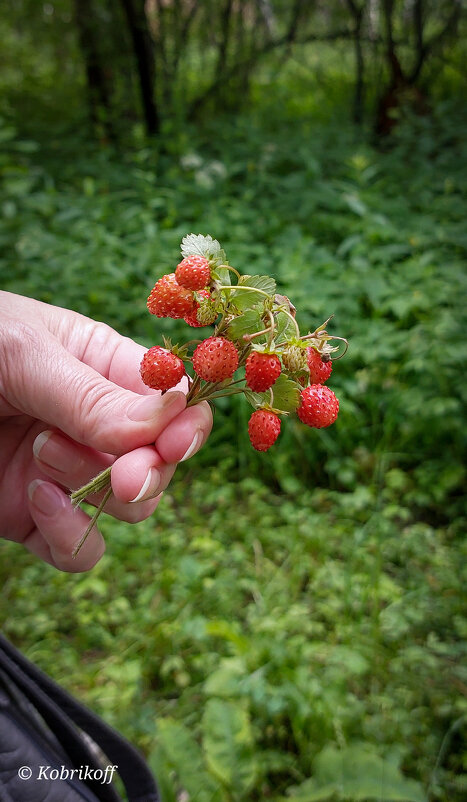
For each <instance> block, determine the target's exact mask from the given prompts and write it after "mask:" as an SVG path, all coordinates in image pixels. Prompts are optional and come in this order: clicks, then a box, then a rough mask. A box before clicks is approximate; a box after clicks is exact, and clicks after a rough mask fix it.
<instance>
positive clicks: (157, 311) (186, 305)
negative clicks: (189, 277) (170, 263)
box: [147, 273, 195, 318]
mask: <svg viewBox="0 0 467 802" xmlns="http://www.w3.org/2000/svg"><path fill="white" fill-rule="evenodd" d="M194 305H195V296H194V295H193V293H192V292H191V290H187V289H186V288H185V287H181V286H180V284H178V282H177V280H176V278H175V273H168V274H167V275H165V276H162V278H160V279H159V281H157V282H156V284H155V285H154V287H153V288H152V290H151V292H150V294H149V298H148V300H147V307H148V309H149V311H150V313H151V315H156V317H171V318H181V317H185V316H186V315H189V314H190V313H191V312H192V311H193V307H194Z"/></svg>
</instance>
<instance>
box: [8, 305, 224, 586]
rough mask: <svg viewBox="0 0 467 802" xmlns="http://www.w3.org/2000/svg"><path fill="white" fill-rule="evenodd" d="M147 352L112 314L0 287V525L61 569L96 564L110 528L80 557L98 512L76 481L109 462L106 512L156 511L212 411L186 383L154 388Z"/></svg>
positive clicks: (121, 515) (126, 515) (142, 514)
mask: <svg viewBox="0 0 467 802" xmlns="http://www.w3.org/2000/svg"><path fill="white" fill-rule="evenodd" d="M144 352H145V348H144V347H143V346H141V345H138V344H137V343H135V342H133V341H132V340H130V339H128V338H126V337H122V336H121V335H120V334H118V333H117V332H116V331H114V330H113V329H111V328H110V327H109V326H107V325H105V324H104V323H98V322H96V321H94V320H91V319H89V318H87V317H84V316H82V315H80V314H77V313H76V312H72V311H70V310H67V309H61V308H59V307H55V306H50V305H48V304H43V303H41V302H40V301H36V300H34V299H32V298H26V297H23V296H19V295H14V294H12V293H7V292H1V291H0V510H1V516H0V537H3V538H6V539H7V540H14V541H16V542H18V543H22V544H23V545H24V546H25V547H26V548H27V549H29V550H30V551H31V552H33V553H34V554H35V555H36V556H37V557H39V558H41V559H42V560H45V561H46V562H48V563H51V564H52V565H54V566H55V567H56V568H58V569H60V570H62V571H71V572H79V571H87V570H89V569H91V568H92V567H93V566H94V565H95V564H96V562H97V561H98V560H99V559H100V558H101V556H102V555H103V553H104V550H105V544H104V539H103V537H102V535H101V534H100V532H99V530H98V529H97V527H96V526H94V527H93V529H92V531H91V533H90V535H89V537H88V538H87V540H86V542H85V544H84V545H83V547H82V549H81V550H80V551H79V553H78V555H77V556H76V558H73V557H72V551H73V548H74V547H75V546H76V544H77V543H78V541H79V539H80V537H81V535H82V534H83V532H84V530H85V529H86V526H87V524H88V522H89V517H88V516H87V515H86V514H85V512H84V511H83V510H81V509H72V507H71V502H70V498H69V491H70V489H72V490H74V489H77V488H78V487H81V486H82V485H83V484H86V483H87V482H88V481H89V480H90V479H91V478H93V477H94V476H95V475H96V474H97V473H99V472H100V471H101V470H103V469H104V468H107V467H108V466H109V465H112V471H111V481H112V490H113V495H112V497H111V499H110V500H109V502H108V504H107V506H106V512H108V513H110V514H111V515H113V516H114V517H115V518H118V519H120V520H122V521H128V522H130V523H136V522H138V521H142V520H144V519H145V518H147V517H149V516H150V515H152V513H153V512H154V510H155V509H156V507H157V504H158V503H159V500H160V498H161V493H162V492H163V490H164V489H165V488H166V487H167V485H168V483H169V482H170V480H171V478H172V476H173V474H174V471H175V468H176V466H177V463H178V462H181V461H182V460H184V459H188V458H189V457H190V456H192V455H193V454H194V453H196V452H197V451H198V450H199V448H201V446H202V445H203V444H204V442H205V441H206V439H207V437H208V436H209V433H210V431H211V427H212V416H211V411H210V408H209V405H208V404H207V403H206V402H204V403H200V404H196V405H195V406H192V407H189V408H187V407H186V400H185V393H184V392H183V391H184V390H186V387H185V386H184V385H181V386H179V387H177V388H174V390H173V391H172V390H170V391H169V392H167V393H165V394H164V395H161V393H159V392H158V391H155V390H150V389H149V388H147V387H146V386H145V385H144V384H143V382H142V381H141V378H140V375H139V364H140V362H141V359H142V356H143V354H144ZM100 499H101V496H95V497H93V498H92V499H90V501H91V503H94V504H96V505H97V504H98V503H99V501H100ZM135 536H136V537H137V534H136V535H135Z"/></svg>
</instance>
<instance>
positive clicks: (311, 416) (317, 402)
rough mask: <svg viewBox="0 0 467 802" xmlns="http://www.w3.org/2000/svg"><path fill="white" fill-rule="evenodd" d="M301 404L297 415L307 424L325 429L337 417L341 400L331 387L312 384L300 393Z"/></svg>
mask: <svg viewBox="0 0 467 802" xmlns="http://www.w3.org/2000/svg"><path fill="white" fill-rule="evenodd" d="M300 396H301V400H300V406H299V407H298V409H297V415H298V417H299V418H300V420H301V421H302V422H303V423H306V425H307V426H312V427H313V428H315V429H324V428H325V427H326V426H330V425H331V424H332V423H334V421H335V420H336V418H337V413H338V412H339V401H338V399H337V398H336V396H335V395H334V393H333V392H332V390H330V389H329V387H324V386H323V385H322V384H310V386H309V387H305V389H304V390H302V391H301V393H300Z"/></svg>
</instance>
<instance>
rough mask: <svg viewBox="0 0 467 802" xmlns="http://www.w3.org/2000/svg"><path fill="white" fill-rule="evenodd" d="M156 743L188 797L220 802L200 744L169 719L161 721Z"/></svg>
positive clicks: (219, 794)
mask: <svg viewBox="0 0 467 802" xmlns="http://www.w3.org/2000/svg"><path fill="white" fill-rule="evenodd" d="M157 742H158V745H159V748H160V749H161V750H162V751H163V754H164V756H165V760H166V761H167V763H168V764H169V765H170V767H171V768H172V770H173V771H175V773H176V774H177V776H178V778H179V781H180V784H181V785H182V786H183V788H184V789H185V790H186V791H188V793H189V794H190V797H191V798H193V799H197V800H199V802H221V798H222V797H221V792H220V788H219V785H218V783H217V782H216V780H215V779H214V778H213V777H210V775H209V773H208V771H207V770H206V766H205V763H204V759H203V753H202V751H201V749H200V747H199V745H198V744H197V742H196V741H195V739H194V738H193V736H192V735H191V733H190V732H189V730H188V729H187V728H186V727H185V726H184V725H183V724H181V723H180V722H178V721H175V719H171V718H163V719H160V720H159V721H158V723H157Z"/></svg>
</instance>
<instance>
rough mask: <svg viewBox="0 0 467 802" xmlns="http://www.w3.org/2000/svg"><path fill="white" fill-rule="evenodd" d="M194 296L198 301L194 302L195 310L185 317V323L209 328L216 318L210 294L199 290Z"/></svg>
mask: <svg viewBox="0 0 467 802" xmlns="http://www.w3.org/2000/svg"><path fill="white" fill-rule="evenodd" d="M196 295H197V296H198V298H199V299H200V300H199V301H198V300H196V301H195V308H194V309H193V312H191V314H189V315H187V316H186V317H185V323H188V325H189V326H196V327H200V326H210V325H211V323H214V321H215V319H216V318H217V316H218V312H216V309H215V305H214V302H213V301H211V293H210V292H209V290H199V292H197V293H196Z"/></svg>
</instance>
